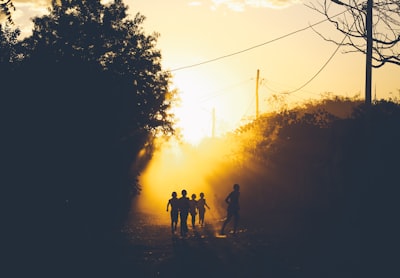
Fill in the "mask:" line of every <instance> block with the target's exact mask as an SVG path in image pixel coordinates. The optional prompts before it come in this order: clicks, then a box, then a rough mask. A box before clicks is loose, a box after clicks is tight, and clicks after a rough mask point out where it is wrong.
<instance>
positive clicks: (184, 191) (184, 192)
mask: <svg viewBox="0 0 400 278" xmlns="http://www.w3.org/2000/svg"><path fill="white" fill-rule="evenodd" d="M186 195H187V191H186V190H185V189H183V190H182V196H183V197H186Z"/></svg>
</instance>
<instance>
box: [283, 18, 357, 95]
mask: <svg viewBox="0 0 400 278" xmlns="http://www.w3.org/2000/svg"><path fill="white" fill-rule="evenodd" d="M355 23H356V21H354V22H353V25H351V27H350V29H349V31H348V32H347V33H346V34H345V35H344V37H343V39H342V41H341V42H340V43H339V44H338V46H337V47H336V49H335V51H333V53H332V54H331V56H330V57H329V58H328V60H327V61H326V62H325V63H324V64H323V65H322V67H321V68H320V69H319V70H318V71H317V72H316V73H315V74H314V75H313V76H312V77H311V78H310V79H309V80H308V81H307V82H306V83H304V84H303V85H301V86H300V87H299V88H297V89H295V90H292V91H289V92H285V94H289V95H290V94H292V93H295V92H297V91H300V90H301V89H303V88H304V87H305V86H307V85H308V84H310V82H311V81H313V80H314V79H315V78H316V77H317V76H318V75H319V74H320V73H321V72H322V71H323V70H324V69H325V67H326V66H327V65H328V64H329V62H330V61H331V60H332V59H333V57H334V56H335V55H336V53H337V52H338V51H339V48H340V47H342V46H343V43H344V41H345V40H346V38H347V37H348V36H349V32H351V29H353V26H354V24H355Z"/></svg>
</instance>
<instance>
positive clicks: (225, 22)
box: [14, 0, 400, 135]
mask: <svg viewBox="0 0 400 278" xmlns="http://www.w3.org/2000/svg"><path fill="white" fill-rule="evenodd" d="M314 1H315V0H314ZM14 2H15V3H16V6H17V9H18V10H17V14H16V16H17V17H18V18H16V21H17V23H21V24H23V25H24V26H27V22H28V19H29V18H30V17H31V15H32V14H33V13H36V14H37V13H40V12H43V11H45V10H43V7H44V5H45V4H46V2H49V1H45V0H42V1H18V0H15V1H14ZM124 2H125V3H126V4H127V5H128V6H129V8H130V9H129V12H130V14H132V15H133V14H135V13H137V12H140V13H141V14H143V15H144V16H146V18H147V19H146V21H145V24H144V28H145V31H146V32H147V33H149V34H150V33H153V32H158V33H160V38H159V40H158V48H159V49H160V50H161V52H162V55H163V66H164V68H165V69H169V70H172V73H173V74H174V83H175V85H176V86H177V87H178V88H179V89H180V91H182V98H183V107H182V108H181V110H180V111H179V112H178V113H179V114H180V115H181V117H182V118H184V119H182V125H183V126H184V127H186V129H187V130H189V129H192V131H191V132H192V133H194V132H197V133H199V134H198V135H201V134H202V135H210V132H211V123H212V121H211V119H212V117H211V113H212V110H213V108H215V115H216V132H217V134H220V133H223V132H225V131H227V130H230V129H232V128H233V127H235V126H236V125H237V124H239V123H241V122H243V119H248V118H249V117H251V116H254V114H255V87H256V85H255V83H256V81H255V78H256V73H257V69H259V70H260V79H261V85H260V88H259V102H260V110H261V112H263V111H267V109H268V108H274V107H272V106H276V105H277V103H275V104H271V103H268V102H267V99H268V98H270V97H271V96H272V95H274V94H275V95H277V96H279V98H282V99H283V101H284V102H286V103H290V102H301V101H304V100H308V99H318V98H319V97H320V96H321V94H323V93H325V92H332V93H334V94H338V95H344V96H349V97H352V96H354V95H356V94H360V95H361V96H364V88H365V84H364V83H365V79H364V76H365V57H364V55H362V54H361V53H351V54H344V53H343V52H344V49H339V50H338V52H337V53H336V54H335V55H334V56H333V58H332V59H331V60H330V61H329V63H327V62H328V60H329V59H330V57H331V56H332V55H333V54H334V52H335V50H336V49H337V46H336V45H334V44H332V43H329V42H327V41H324V40H323V39H322V38H321V37H320V36H319V35H318V34H317V33H316V32H315V31H313V30H312V29H311V28H309V29H306V30H304V31H299V32H296V31H298V30H302V29H304V28H306V27H307V26H309V25H310V24H314V23H317V22H320V21H322V20H324V19H325V18H324V17H323V16H322V15H320V14H318V13H317V12H315V11H313V10H311V9H310V8H308V7H306V6H305V5H304V4H307V3H310V2H311V1H303V2H302V1H297V0H289V1H285V0H271V1H257V0H247V1H246V0H244V1H225V0H208V1H185V0H125V1H124ZM35 3H36V4H38V5H34V4H35ZM333 6H334V5H333ZM333 8H336V7H333ZM314 28H315V29H316V30H318V32H320V33H323V34H325V35H327V36H329V37H330V38H334V39H335V40H337V41H341V40H342V39H343V35H342V34H341V33H339V32H338V31H336V30H335V29H334V28H333V26H332V25H331V24H329V23H327V22H324V23H321V24H319V25H317V26H315V27H314ZM292 33H293V34H292ZM289 34H292V35H289ZM286 35H288V36H286ZM284 36H285V37H284ZM281 37H284V38H281ZM279 38H281V39H279ZM264 43H265V44H264ZM261 44H264V45H263V46H260V47H255V46H257V45H261ZM251 47H255V48H253V49H251V50H249V51H244V50H246V49H249V48H251ZM241 51H244V52H242V53H239V54H236V55H232V56H229V55H230V54H233V53H236V52H241ZM224 56H229V57H226V58H221V57H224ZM217 58H221V59H217ZM212 59H217V60H215V61H214V62H209V63H205V64H202V65H199V66H193V67H190V66H191V65H195V64H198V63H202V62H205V61H209V60H212ZM326 63H327V65H326V66H325V68H323V66H324V65H325V64H326ZM322 68H323V69H322ZM321 69H322V70H321ZM319 71H321V72H320V73H319V74H318V75H316V74H317V73H318V72H319ZM315 75H316V76H315ZM314 76H315V78H314V79H313V80H312V81H311V82H310V83H308V85H306V86H304V87H303V88H302V89H300V90H298V89H299V88H301V87H302V86H303V85H305V84H306V83H307V82H309V81H310V79H312V78H313V77H314ZM399 76H400V67H399V66H392V65H386V66H384V67H383V68H381V69H376V70H373V85H372V86H373V90H374V92H373V97H374V93H375V88H376V95H377V98H378V99H380V98H387V97H389V96H393V97H394V96H396V97H399V94H400V92H399V90H400V78H399ZM288 93H289V94H288ZM189 133H190V132H189Z"/></svg>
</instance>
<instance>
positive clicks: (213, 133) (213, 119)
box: [211, 107, 215, 138]
mask: <svg viewBox="0 0 400 278" xmlns="http://www.w3.org/2000/svg"><path fill="white" fill-rule="evenodd" d="M211 137H212V138H214V137H215V107H214V108H213V110H212V128H211Z"/></svg>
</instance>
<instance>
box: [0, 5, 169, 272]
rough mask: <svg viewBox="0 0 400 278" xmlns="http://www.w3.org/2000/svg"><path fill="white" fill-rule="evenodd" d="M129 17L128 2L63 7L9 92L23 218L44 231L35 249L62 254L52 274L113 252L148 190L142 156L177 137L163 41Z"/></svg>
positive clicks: (19, 64)
mask: <svg viewBox="0 0 400 278" xmlns="http://www.w3.org/2000/svg"><path fill="white" fill-rule="evenodd" d="M126 9H127V7H126V6H125V5H124V4H123V3H122V1H119V0H116V1H114V2H113V3H112V4H110V5H103V4H101V3H100V1H75V0H62V1H53V2H52V5H51V10H50V13H49V14H48V15H45V16H42V17H40V18H35V19H34V30H33V34H32V35H31V36H30V37H28V38H26V39H25V40H23V41H22V42H21V43H20V44H19V45H18V47H16V48H15V51H16V57H19V60H18V61H10V63H11V62H12V63H13V70H12V71H8V72H7V76H6V78H5V80H7V82H6V83H4V84H3V83H2V90H1V91H2V94H3V96H5V98H4V99H5V100H6V102H5V103H7V107H8V108H7V109H5V110H4V111H5V112H6V114H7V118H8V119H9V120H8V123H9V124H8V126H7V132H6V133H7V141H8V144H7V145H8V146H9V147H8V149H9V153H8V156H7V157H8V158H9V162H10V164H12V166H14V167H12V168H13V174H12V176H13V184H12V185H11V186H13V188H15V189H16V193H17V194H19V197H20V200H19V201H18V203H14V205H17V206H18V208H19V209H17V208H15V207H14V210H15V211H16V212H20V213H22V214H23V215H24V225H26V226H29V227H35V229H33V230H32V231H30V232H29V233H28V234H27V235H25V237H24V238H25V239H26V241H27V242H26V244H27V245H30V244H33V246H32V248H30V250H32V251H37V250H39V249H40V250H41V252H40V254H46V255H47V254H53V253H54V254H57V255H58V256H59V257H57V256H50V258H47V259H49V261H48V262H47V265H48V267H49V268H48V270H49V271H54V270H56V269H64V270H65V269H66V268H67V269H70V271H71V273H69V272H68V271H66V272H65V271H64V274H65V275H66V276H68V275H73V274H74V273H75V271H76V269H77V268H79V267H83V268H85V269H86V271H91V268H92V267H94V265H95V264H97V265H99V261H98V260H99V258H100V257H101V258H103V257H104V253H107V252H110V247H109V244H110V242H114V241H115V240H116V237H115V235H117V236H118V235H120V234H119V232H120V230H121V226H122V225H123V224H124V221H125V220H126V217H127V213H128V212H129V209H130V201H131V199H132V196H133V194H136V193H137V190H138V184H137V178H138V174H139V173H140V170H141V169H140V168H137V167H136V168H135V167H134V166H135V165H136V164H135V161H136V159H137V157H138V154H139V153H143V150H148V149H151V146H152V139H153V138H154V137H155V136H159V135H160V134H166V135H170V134H172V133H173V127H172V124H173V121H172V115H171V114H170V113H169V107H170V104H171V101H172V100H173V93H171V92H170V91H169V82H170V74H169V72H167V71H164V70H163V69H162V67H161V53H160V51H159V50H157V49H156V42H157V34H154V35H146V34H145V32H144V30H143V28H142V27H141V24H142V23H143V21H144V17H143V16H142V15H140V14H137V15H136V16H135V17H134V18H133V19H129V18H128V17H127V14H126ZM1 34H3V33H1ZM2 41H3V37H2ZM17 217H18V218H20V217H21V214H16V216H15V218H17ZM35 243H38V245H36V244H35ZM31 255H33V257H38V256H35V252H34V253H33V254H31ZM96 255H99V256H100V257H96ZM93 256H94V258H93ZM105 257H107V256H105ZM107 258H108V257H107ZM32 262H34V263H35V265H36V267H38V265H37V264H36V263H37V261H36V260H33V261H32ZM91 263H93V265H91ZM100 265H101V262H100ZM101 266H102V267H103V266H104V265H101ZM101 269H103V268H101ZM58 274H60V273H58ZM58 274H57V275H55V276H53V277H60V275H58ZM86 277H90V276H86ZM96 277H97V276H96ZM110 277H112V276H110ZM113 277H115V276H114V275H113Z"/></svg>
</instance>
